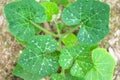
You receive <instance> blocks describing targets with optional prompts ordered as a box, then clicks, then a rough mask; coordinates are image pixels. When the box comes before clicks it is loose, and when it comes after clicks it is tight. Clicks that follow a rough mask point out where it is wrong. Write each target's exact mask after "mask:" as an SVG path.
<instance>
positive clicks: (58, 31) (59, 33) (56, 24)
mask: <svg viewBox="0 0 120 80" xmlns="http://www.w3.org/2000/svg"><path fill="white" fill-rule="evenodd" d="M54 22H55V26H56V28H57V35H58V38H59V40H58V42H59V46H60V49H61V48H62V44H61V32H60V30H59V28H58V23H57V20H55V21H54Z"/></svg>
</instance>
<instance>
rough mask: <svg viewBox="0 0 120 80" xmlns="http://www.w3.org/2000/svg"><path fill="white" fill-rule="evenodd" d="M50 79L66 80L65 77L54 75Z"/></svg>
mask: <svg viewBox="0 0 120 80" xmlns="http://www.w3.org/2000/svg"><path fill="white" fill-rule="evenodd" d="M50 78H51V80H66V79H65V77H64V76H63V75H61V74H52V75H51V76H50Z"/></svg>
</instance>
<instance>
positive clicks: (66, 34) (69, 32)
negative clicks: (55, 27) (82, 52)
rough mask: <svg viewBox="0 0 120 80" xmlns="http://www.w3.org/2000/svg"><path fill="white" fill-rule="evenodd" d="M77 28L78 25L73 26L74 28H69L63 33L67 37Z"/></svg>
mask: <svg viewBox="0 0 120 80" xmlns="http://www.w3.org/2000/svg"><path fill="white" fill-rule="evenodd" d="M77 29H78V27H75V28H72V29H70V30H68V31H67V32H65V33H64V34H62V36H63V38H66V37H67V36H68V35H69V34H71V33H72V32H73V31H75V30H77Z"/></svg>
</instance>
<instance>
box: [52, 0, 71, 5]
mask: <svg viewBox="0 0 120 80" xmlns="http://www.w3.org/2000/svg"><path fill="white" fill-rule="evenodd" d="M50 1H51V2H55V3H57V4H59V5H63V6H67V5H68V4H69V0H50Z"/></svg>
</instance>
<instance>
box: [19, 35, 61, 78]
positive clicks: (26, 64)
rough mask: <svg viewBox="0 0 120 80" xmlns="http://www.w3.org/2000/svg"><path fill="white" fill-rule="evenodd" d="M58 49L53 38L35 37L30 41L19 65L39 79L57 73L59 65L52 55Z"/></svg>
mask: <svg viewBox="0 0 120 80" xmlns="http://www.w3.org/2000/svg"><path fill="white" fill-rule="evenodd" d="M57 47H58V44H57V42H56V41H55V40H54V39H53V38H52V37H50V36H35V37H33V38H32V39H30V41H29V43H28V44H27V46H26V49H25V50H24V51H23V52H22V54H21V57H20V59H19V61H18V63H19V64H20V65H21V66H22V67H23V69H25V70H26V71H28V72H30V73H32V74H34V75H36V76H38V77H39V78H42V77H45V76H47V75H50V74H52V73H55V72H57V69H58V66H59V65H58V62H57V60H56V59H55V58H54V57H52V56H50V53H52V52H54V51H55V50H56V49H57Z"/></svg>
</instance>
